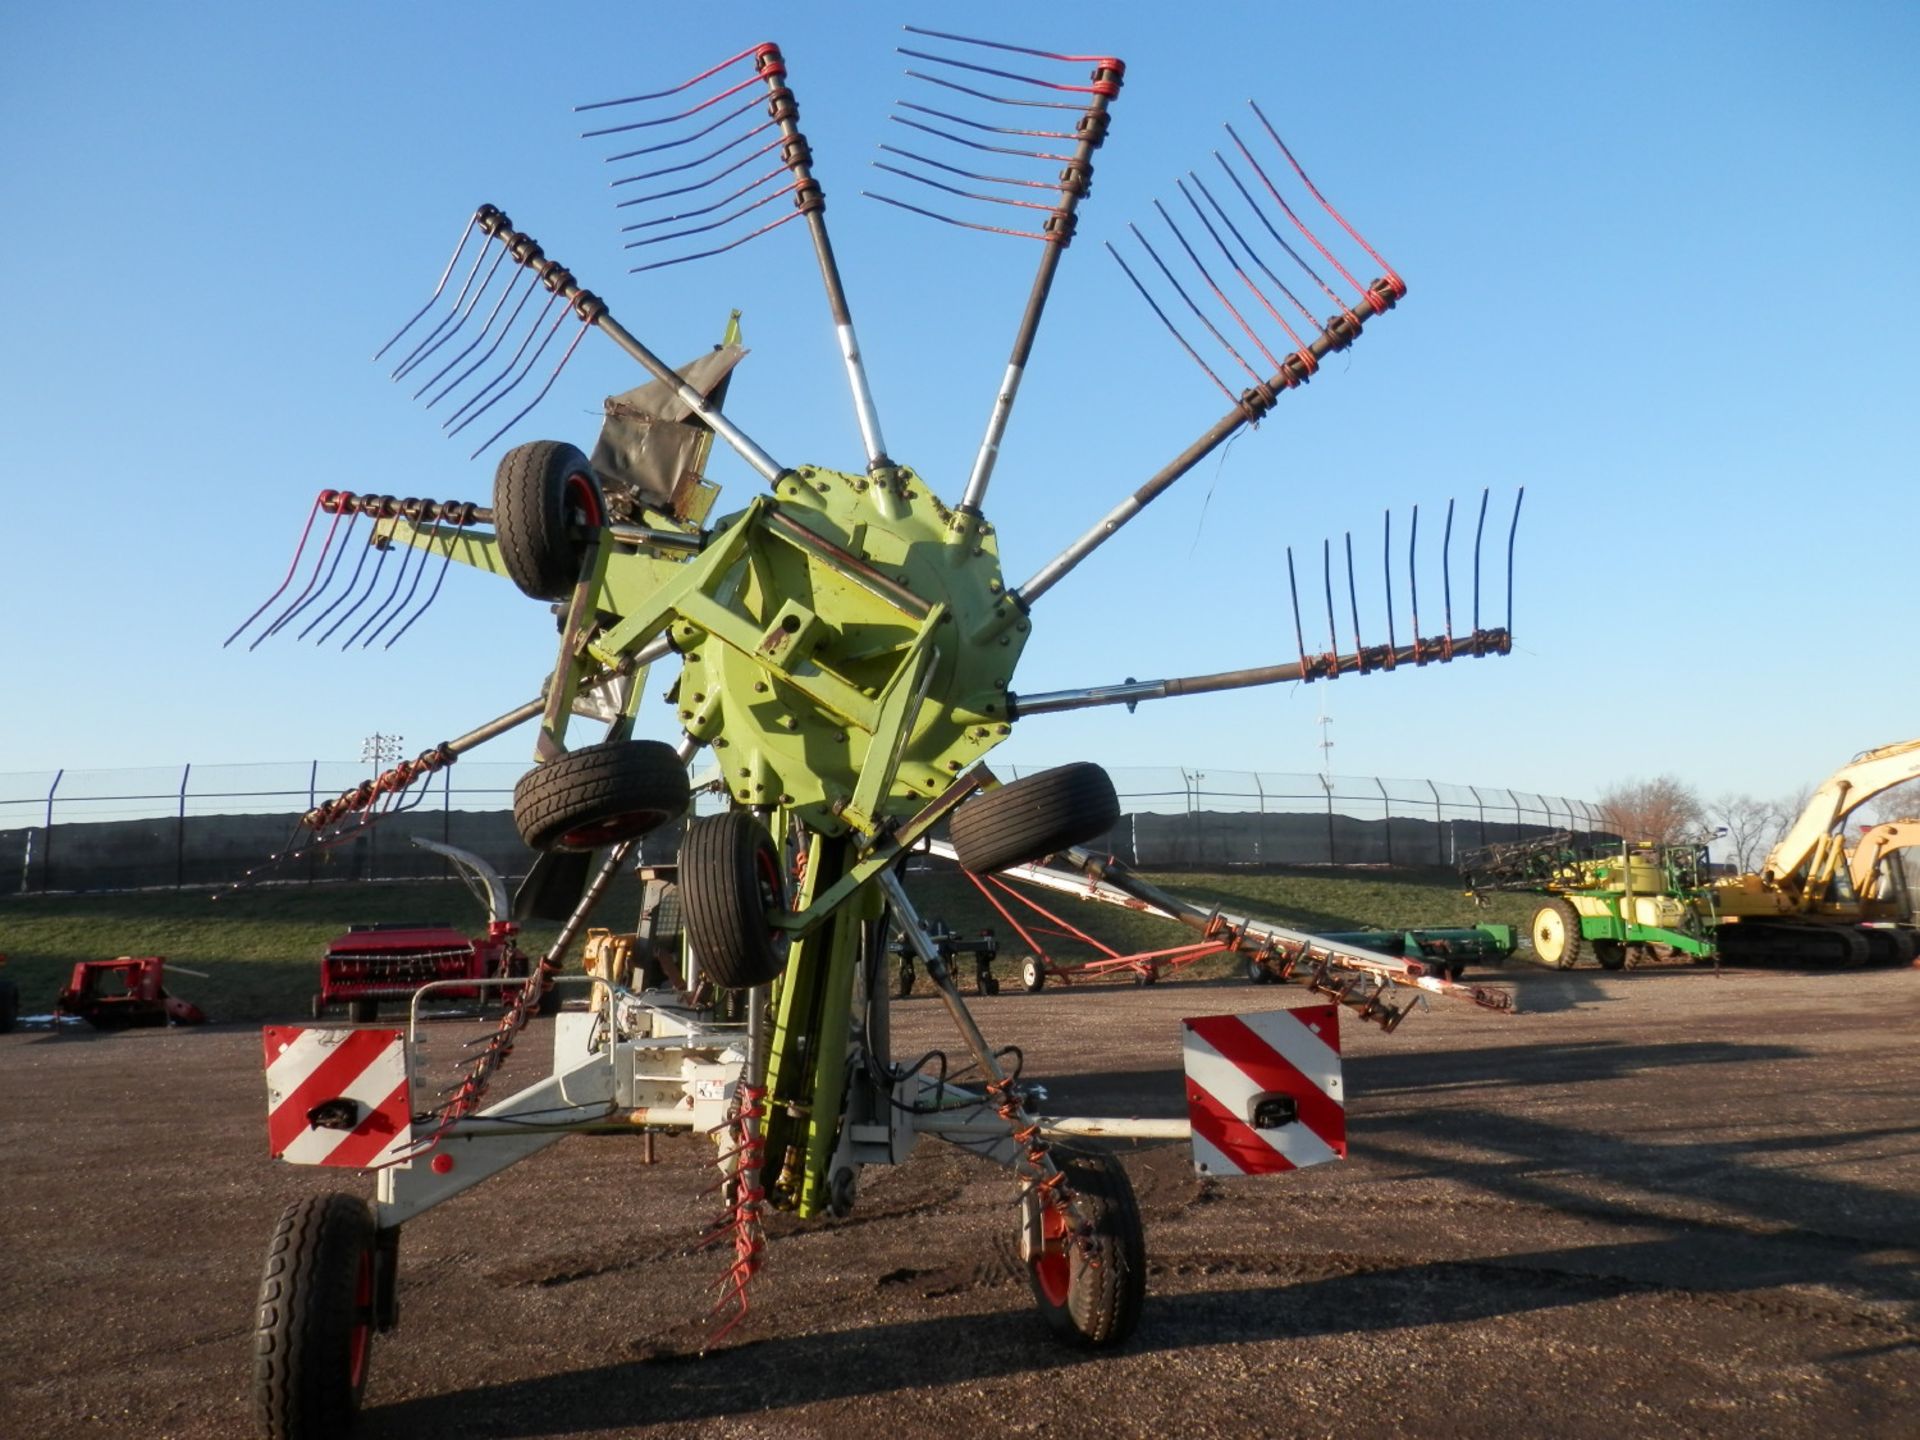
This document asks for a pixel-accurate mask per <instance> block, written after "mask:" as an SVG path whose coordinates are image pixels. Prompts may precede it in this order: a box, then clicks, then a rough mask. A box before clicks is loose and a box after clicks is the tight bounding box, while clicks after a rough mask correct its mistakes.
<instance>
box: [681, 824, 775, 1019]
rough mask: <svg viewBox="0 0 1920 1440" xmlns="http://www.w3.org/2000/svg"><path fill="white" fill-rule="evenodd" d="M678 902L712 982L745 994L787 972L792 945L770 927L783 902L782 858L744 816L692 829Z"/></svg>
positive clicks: (762, 830) (769, 839)
mask: <svg viewBox="0 0 1920 1440" xmlns="http://www.w3.org/2000/svg"><path fill="white" fill-rule="evenodd" d="M680 903H681V906H682V908H683V910H684V913H685V924H686V932H687V942H688V944H689V945H691V946H692V948H693V952H694V954H695V955H697V956H698V957H699V960H700V968H701V969H702V970H704V971H705V972H706V973H707V974H708V975H709V976H711V977H712V978H713V980H714V983H716V984H718V985H721V986H723V987H725V988H726V989H729V990H747V989H751V988H752V987H754V986H755V985H765V984H766V983H767V982H768V981H770V980H772V979H774V978H775V977H776V976H778V975H779V974H780V972H781V971H782V970H784V969H785V968H786V964H787V944H786V939H785V937H784V936H783V935H781V934H780V932H779V931H777V930H775V929H774V928H773V927H772V926H771V925H770V924H769V923H768V921H769V920H770V919H771V917H772V916H773V915H774V914H776V913H777V912H778V911H779V910H780V909H781V907H782V904H783V891H782V887H781V883H780V856H779V853H778V852H777V851H776V850H775V849H774V847H773V838H772V837H771V836H770V835H768V834H767V828H766V826H764V825H762V824H761V823H760V822H759V821H758V820H756V819H754V818H753V816H751V815H749V814H748V813H747V812H746V811H744V810H729V811H728V812H727V813H726V814H724V815H705V816H701V817H699V818H697V819H695V820H693V821H692V822H690V823H689V824H688V826H687V838H686V839H685V840H683V841H682V842H681V844H680Z"/></svg>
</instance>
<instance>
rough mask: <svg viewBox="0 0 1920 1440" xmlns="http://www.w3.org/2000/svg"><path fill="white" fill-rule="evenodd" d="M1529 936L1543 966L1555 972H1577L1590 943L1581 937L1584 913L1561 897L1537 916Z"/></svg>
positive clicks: (1542, 909) (1534, 917)
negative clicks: (1581, 921)
mask: <svg viewBox="0 0 1920 1440" xmlns="http://www.w3.org/2000/svg"><path fill="white" fill-rule="evenodd" d="M1527 935H1528V938H1529V939H1531V940H1532V942H1533V953H1534V954H1535V955H1536V956H1538V957H1539V960H1540V963H1541V964H1543V965H1549V966H1551V967H1552V968H1554V969H1555V970H1571V969H1573V967H1574V966H1576V965H1578V964H1579V963H1580V961H1581V959H1582V958H1583V957H1584V956H1585V955H1586V953H1587V942H1586V939H1585V937H1584V936H1582V935H1581V933H1580V912H1579V911H1578V910H1576V909H1574V908H1573V906H1572V905H1570V904H1569V903H1568V902H1567V901H1565V900H1562V899H1560V898H1559V897H1558V896H1555V897H1554V898H1553V899H1551V900H1549V901H1547V902H1546V903H1545V904H1543V905H1542V906H1541V907H1540V908H1539V909H1538V910H1535V911H1534V912H1533V923H1532V924H1531V925H1529V926H1528V927H1527Z"/></svg>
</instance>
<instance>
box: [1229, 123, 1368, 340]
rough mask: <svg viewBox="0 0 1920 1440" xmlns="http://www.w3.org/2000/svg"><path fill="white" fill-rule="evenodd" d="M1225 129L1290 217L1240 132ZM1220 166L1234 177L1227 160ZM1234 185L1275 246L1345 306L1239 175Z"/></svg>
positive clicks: (1338, 302)
mask: <svg viewBox="0 0 1920 1440" xmlns="http://www.w3.org/2000/svg"><path fill="white" fill-rule="evenodd" d="M1225 128H1226V132H1227V134H1229V135H1231V136H1232V137H1233V143H1234V144H1235V146H1237V147H1238V148H1239V151H1240V155H1241V158H1242V159H1244V160H1245V161H1246V162H1247V164H1249V165H1251V166H1252V167H1253V173H1254V174H1256V175H1258V176H1259V177H1260V178H1261V180H1262V181H1264V182H1265V183H1266V187H1267V191H1268V193H1269V194H1271V195H1272V196H1273V197H1274V200H1275V202H1276V203H1277V204H1278V205H1279V206H1280V208H1281V209H1282V210H1285V211H1286V212H1287V214H1289V215H1291V214H1293V210H1292V208H1291V207H1289V206H1288V204H1287V202H1286V201H1285V200H1282V199H1280V191H1279V190H1278V188H1276V187H1275V185H1274V183H1273V181H1271V180H1269V179H1268V178H1267V172H1266V171H1264V170H1262V169H1261V168H1260V162H1259V161H1258V160H1256V159H1254V158H1253V152H1252V151H1251V150H1249V149H1247V142H1246V141H1244V140H1242V139H1241V138H1240V134H1239V132H1238V131H1236V130H1235V129H1234V128H1233V126H1231V125H1228V126H1226V127H1225ZM1220 164H1221V165H1222V167H1224V168H1225V170H1226V172H1227V173H1228V174H1229V175H1233V167H1232V166H1231V165H1228V164H1227V162H1226V161H1225V159H1222V160H1221V161H1220ZM1233 183H1234V184H1236V185H1240V193H1241V194H1242V195H1245V196H1246V197H1247V203H1248V204H1249V205H1251V206H1252V207H1253V213H1254V214H1255V215H1256V216H1258V217H1259V220H1260V223H1261V225H1262V226H1264V227H1265V229H1266V232H1267V234H1269V235H1271V236H1272V237H1273V242H1274V244H1276V245H1278V246H1279V247H1280V248H1281V249H1282V250H1284V251H1286V252H1287V254H1288V255H1290V256H1291V257H1292V258H1293V263H1294V264H1296V265H1298V266H1299V267H1300V268H1301V269H1302V270H1304V271H1306V273H1307V277H1308V278H1309V279H1310V280H1312V281H1313V283H1314V284H1316V285H1318V286H1319V287H1320V289H1321V290H1322V291H1323V292H1324V293H1325V295H1326V297H1327V298H1328V299H1329V300H1331V301H1333V303H1334V304H1336V305H1344V304H1345V302H1344V301H1342V300H1341V298H1340V292H1339V291H1337V290H1335V289H1334V288H1333V287H1332V286H1331V285H1329V284H1327V282H1326V281H1325V280H1322V279H1321V278H1320V272H1319V271H1317V270H1315V269H1314V268H1313V266H1311V265H1309V264H1308V263H1307V261H1306V257H1305V256H1303V255H1302V254H1301V253H1300V252H1299V251H1298V250H1296V249H1294V248H1293V246H1291V245H1290V244H1288V243H1287V239H1286V237H1285V236H1284V235H1282V234H1281V233H1280V232H1279V230H1277V229H1276V228H1275V227H1274V223H1273V222H1272V221H1271V220H1269V219H1268V218H1267V212H1266V210H1265V209H1264V208H1262V207H1261V205H1260V204H1259V202H1258V201H1256V200H1255V199H1254V198H1253V196H1252V195H1251V194H1250V193H1249V192H1248V190H1247V188H1246V186H1245V185H1241V184H1240V177H1239V176H1238V175H1234V176H1233ZM1303 228H1304V227H1303Z"/></svg>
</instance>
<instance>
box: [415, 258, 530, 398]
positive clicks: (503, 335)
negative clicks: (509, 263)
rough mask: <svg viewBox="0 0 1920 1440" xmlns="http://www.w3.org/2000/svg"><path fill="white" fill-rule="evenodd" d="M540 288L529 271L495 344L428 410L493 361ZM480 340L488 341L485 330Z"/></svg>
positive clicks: (495, 338)
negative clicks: (529, 301)
mask: <svg viewBox="0 0 1920 1440" xmlns="http://www.w3.org/2000/svg"><path fill="white" fill-rule="evenodd" d="M519 283H520V282H519V280H518V279H517V278H516V279H515V281H514V285H518V284H519ZM539 288H540V280H539V277H537V276H536V275H535V274H534V273H533V272H532V271H531V270H529V271H528V272H527V288H526V289H525V290H524V291H522V292H521V295H520V298H519V299H518V300H516V301H514V302H513V310H512V312H511V313H510V314H509V315H508V316H507V323H506V324H504V325H502V326H501V327H500V333H499V334H498V335H496V336H495V337H494V340H493V343H492V344H491V345H489V346H488V347H487V348H486V349H485V350H483V351H482V352H481V353H480V358H479V359H477V360H475V361H474V362H473V363H472V364H471V365H469V366H468V367H467V368H466V369H464V370H462V371H461V372H460V373H459V374H458V375H456V376H454V377H453V379H451V380H449V381H448V382H447V383H446V385H445V386H444V387H442V389H441V391H440V393H439V394H438V395H435V396H434V397H433V398H432V399H431V400H429V401H427V409H429V410H431V409H433V407H434V406H436V405H438V404H439V403H440V402H441V401H442V400H444V399H446V398H447V396H449V395H451V394H452V393H453V392H454V391H456V390H458V389H459V388H460V387H461V386H462V385H464V384H465V383H466V380H467V377H468V376H469V375H471V374H473V372H474V371H476V370H478V369H479V368H480V367H481V366H482V365H484V364H486V363H487V361H489V360H491V359H492V358H493V357H494V355H495V354H497V353H498V352H499V349H500V347H501V345H503V344H505V343H506V339H507V337H508V336H509V335H511V334H512V333H513V327H514V326H515V325H518V324H519V323H520V312H521V311H522V310H524V309H526V306H527V301H528V300H530V299H532V298H533V292H534V291H536V290H538V289H539ZM507 293H508V294H509V295H511V294H512V293H513V286H512V285H509V286H508V287H507ZM480 339H482V340H484V339H486V331H484V330H483V331H481V332H480ZM474 343H475V344H478V343H479V341H475V342H474ZM482 393H485V391H484V387H483V389H482ZM456 413H457V412H456Z"/></svg>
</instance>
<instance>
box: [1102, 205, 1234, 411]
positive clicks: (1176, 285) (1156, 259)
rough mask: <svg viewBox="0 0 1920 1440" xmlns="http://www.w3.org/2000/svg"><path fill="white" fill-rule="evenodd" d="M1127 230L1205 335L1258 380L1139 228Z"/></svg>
mask: <svg viewBox="0 0 1920 1440" xmlns="http://www.w3.org/2000/svg"><path fill="white" fill-rule="evenodd" d="M1156 203H1157V202H1156ZM1127 229H1129V230H1131V231H1132V232H1133V238H1134V239H1136V240H1138V241H1139V242H1140V247H1141V248H1142V249H1143V250H1145V251H1146V252H1147V254H1148V255H1149V256H1151V257H1152V259H1153V263H1154V264H1155V265H1157V266H1159V267H1160V273H1161V274H1162V275H1164V276H1165V277H1166V280H1167V283H1168V284H1169V285H1171V286H1172V287H1173V293H1174V294H1176V295H1178V296H1179V297H1180V298H1181V299H1182V300H1184V301H1186V305H1187V309H1189V310H1191V311H1192V312H1193V318H1194V319H1196V320H1198V321H1199V322H1200V323H1201V324H1202V325H1204V326H1206V327H1207V333H1208V334H1209V335H1211V336H1213V338H1214V339H1216V340H1218V341H1219V342H1220V344H1221V346H1222V347H1223V348H1225V350H1226V352H1227V353H1228V354H1229V355H1231V356H1233V358H1234V361H1235V363H1237V364H1238V365H1239V366H1240V368H1241V369H1242V370H1244V371H1246V372H1247V373H1248V374H1249V375H1251V376H1253V378H1254V379H1255V380H1258V379H1259V378H1260V372H1259V371H1257V370H1255V369H1254V368H1253V366H1251V365H1249V364H1247V361H1246V357H1245V356H1243V355H1242V354H1241V353H1240V352H1239V351H1238V350H1236V349H1234V348H1233V342H1232V341H1230V340H1228V339H1227V337H1226V336H1224V335H1222V334H1221V333H1220V331H1219V329H1218V328H1216V327H1215V325H1214V323H1213V322H1212V321H1211V320H1209V319H1208V318H1207V317H1206V316H1205V315H1204V314H1202V313H1201V310H1200V307H1199V306H1198V305H1196V304H1194V303H1193V297H1192V296H1190V295H1188V294H1187V292H1186V291H1185V290H1183V289H1182V288H1181V286H1180V282H1179V281H1178V280H1176V279H1174V278H1173V272H1172V271H1171V270H1169V269H1168V268H1167V262H1166V261H1164V260H1162V259H1161V258H1160V256H1159V253H1158V252H1157V251H1155V250H1154V248H1153V246H1152V245H1150V244H1148V243H1147V237H1146V236H1144V235H1142V234H1141V233H1140V227H1139V226H1138V225H1134V224H1131V223H1129V224H1128V226H1127Z"/></svg>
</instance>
